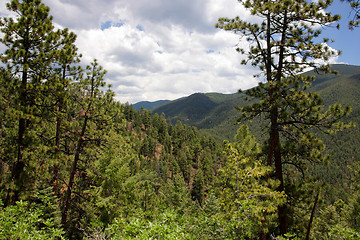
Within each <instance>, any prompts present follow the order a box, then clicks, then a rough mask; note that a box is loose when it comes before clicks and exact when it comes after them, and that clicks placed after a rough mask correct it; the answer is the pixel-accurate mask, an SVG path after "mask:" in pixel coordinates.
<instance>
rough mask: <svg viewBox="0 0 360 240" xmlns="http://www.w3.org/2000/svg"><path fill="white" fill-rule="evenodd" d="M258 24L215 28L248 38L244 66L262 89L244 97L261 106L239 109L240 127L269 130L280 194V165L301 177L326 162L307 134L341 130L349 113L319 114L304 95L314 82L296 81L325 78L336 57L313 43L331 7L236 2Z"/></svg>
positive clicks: (317, 104)
mask: <svg viewBox="0 0 360 240" xmlns="http://www.w3.org/2000/svg"><path fill="white" fill-rule="evenodd" d="M240 2H241V3H242V4H243V5H244V7H245V8H246V9H248V10H249V11H250V12H251V14H252V15H253V16H256V17H257V22H258V23H251V22H246V21H243V20H241V18H240V17H236V18H234V19H228V18H220V19H219V22H218V24H217V27H218V28H221V29H225V30H228V31H234V32H235V33H238V34H240V35H241V36H244V37H246V40H247V41H248V43H249V45H250V48H249V50H247V51H245V50H244V49H241V48H238V49H237V50H238V51H239V52H240V53H243V54H246V56H247V59H246V60H243V62H242V63H243V64H247V63H251V64H252V65H254V66H258V67H259V69H260V70H261V73H262V74H263V75H264V77H265V83H263V82H261V83H259V86H257V87H255V88H253V89H250V90H247V91H246V92H245V93H246V94H247V95H248V96H250V97H253V98H257V99H259V100H260V102H256V103H255V104H252V105H251V106H246V107H242V108H239V110H240V111H241V113H242V117H241V118H240V121H243V120H249V119H253V118H255V117H259V116H260V117H262V118H264V119H266V120H267V121H266V122H270V125H269V126H268V128H267V129H268V134H269V135H268V141H267V145H266V146H267V147H266V150H265V151H266V154H267V164H268V165H269V166H272V165H274V166H275V177H276V179H278V180H279V182H280V184H279V186H278V188H277V190H278V191H279V192H282V191H284V190H285V189H284V177H283V165H284V164H290V165H293V166H295V167H296V168H297V169H299V170H300V171H302V170H303V169H304V167H305V166H306V164H307V162H308V161H312V162H319V161H322V160H323V159H324V157H323V156H322V154H321V152H322V150H323V149H324V145H323V143H322V141H321V140H320V139H318V138H317V137H316V135H315V134H314V131H312V130H311V129H320V130H321V131H327V132H329V131H336V130H341V129H343V128H344V124H342V123H341V122H339V121H338V120H339V119H341V118H343V117H344V116H346V115H347V114H348V113H349V112H350V108H349V107H346V108H345V109H344V110H343V109H341V107H340V105H338V104H336V105H334V106H331V107H330V108H329V110H327V111H326V112H323V111H322V101H321V99H320V97H319V95H318V94H316V93H310V92H307V91H306V89H307V88H308V86H309V85H310V84H311V82H312V81H313V80H314V79H313V78H312V77H311V76H303V75H299V74H300V73H302V72H303V71H304V70H305V69H306V68H308V67H313V68H316V69H317V70H322V71H325V72H329V71H330V69H329V67H330V66H329V65H323V64H319V62H322V61H328V60H329V58H330V57H332V56H336V54H337V52H336V51H333V50H332V49H330V48H329V47H328V46H327V44H326V43H327V42H328V41H329V40H328V39H324V40H323V41H320V40H316V42H315V39H317V37H319V35H320V33H321V30H319V28H318V27H319V26H321V27H324V26H328V25H330V24H332V23H333V22H334V21H337V20H339V19H340V16H338V15H335V16H332V15H331V14H330V13H327V12H326V8H327V7H328V6H329V5H330V4H331V1H325V2H324V1H318V2H309V1H306V0H270V1H269V0H246V1H240ZM286 207H287V206H286V204H284V205H281V206H279V208H278V215H279V230H280V233H281V234H285V233H287V231H288V226H287V223H288V219H287V218H288V216H287V213H286V212H287V211H286Z"/></svg>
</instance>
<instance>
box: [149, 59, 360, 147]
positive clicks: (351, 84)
mask: <svg viewBox="0 0 360 240" xmlns="http://www.w3.org/2000/svg"><path fill="white" fill-rule="evenodd" d="M332 69H333V70H336V71H338V74H337V75H335V74H318V73H316V72H314V71H309V72H307V73H305V74H308V75H315V76H316V80H315V81H314V82H313V84H312V86H311V87H310V89H309V90H310V91H316V92H318V93H319V94H320V96H321V97H322V98H323V100H324V103H325V105H331V104H334V103H336V102H338V103H341V104H342V105H350V106H352V108H353V112H352V114H351V116H349V118H348V120H353V121H355V122H359V118H360V113H359V111H360V106H359V104H360V103H359V101H358V98H359V95H360V66H351V65H345V64H335V65H332ZM250 103H251V102H247V101H245V94H243V93H234V94H221V93H195V94H192V95H190V96H188V97H184V98H181V99H177V100H174V101H169V102H167V103H165V104H163V105H159V106H158V107H155V108H154V109H152V112H153V113H158V114H161V113H164V114H165V116H166V118H167V119H168V121H170V122H171V123H173V124H175V123H176V122H177V121H181V122H183V123H185V124H187V125H191V126H195V127H197V128H198V129H200V130H201V131H203V132H208V133H210V134H212V135H214V136H215V137H216V138H217V139H219V140H222V139H228V140H232V139H233V136H234V133H235V132H236V129H237V128H238V126H235V125H234V123H235V122H236V120H237V118H238V117H239V116H240V114H239V112H238V111H237V110H236V109H235V107H236V106H244V105H248V104H250ZM251 125H257V124H256V123H252V124H251ZM253 130H254V131H255V133H254V134H255V135H257V134H256V132H258V129H253Z"/></svg>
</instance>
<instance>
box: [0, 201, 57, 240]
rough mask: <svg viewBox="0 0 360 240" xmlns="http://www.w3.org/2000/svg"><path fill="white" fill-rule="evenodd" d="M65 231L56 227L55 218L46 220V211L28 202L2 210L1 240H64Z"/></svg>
mask: <svg viewBox="0 0 360 240" xmlns="http://www.w3.org/2000/svg"><path fill="white" fill-rule="evenodd" d="M63 234H64V232H63V230H62V229H61V228H58V226H56V224H55V222H54V219H53V218H44V211H43V210H41V209H39V208H34V207H31V206H30V205H29V203H28V202H23V201H19V202H16V204H15V205H11V206H8V207H6V208H3V207H2V208H1V211H0V238H1V239H39V240H40V239H44V240H45V239H54V240H55V239H63V237H62V236H63Z"/></svg>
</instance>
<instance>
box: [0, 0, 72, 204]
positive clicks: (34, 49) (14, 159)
mask: <svg viewBox="0 0 360 240" xmlns="http://www.w3.org/2000/svg"><path fill="white" fill-rule="evenodd" d="M7 9H8V10H9V11H12V12H14V13H15V15H16V17H15V18H2V19H1V21H0V27H1V32H2V33H3V38H2V39H1V42H2V43H3V44H4V45H5V47H6V50H5V52H4V53H3V54H2V55H1V61H2V62H3V63H4V64H6V68H7V70H8V72H9V73H10V75H11V77H12V78H13V79H15V81H9V82H8V84H12V85H14V86H9V88H12V87H14V88H15V89H16V94H15V95H16V98H17V99H16V100H14V108H13V109H14V111H13V114H14V116H15V118H17V121H18V127H17V133H16V136H14V138H15V139H16V142H15V145H16V146H17V147H16V148H17V149H16V151H14V153H13V154H12V156H11V157H10V158H11V160H10V161H9V162H10V163H9V165H10V169H11V176H10V182H11V184H10V185H9V186H10V187H9V188H8V193H7V197H6V199H5V205H7V204H9V203H14V202H15V201H17V200H18V199H19V197H20V193H21V191H24V188H26V187H25V176H26V174H27V172H29V171H27V167H28V166H29V165H30V162H31V161H32V160H31V153H27V151H28V149H29V146H31V145H32V144H33V143H34V138H35V137H36V134H34V133H33V132H32V130H33V129H34V126H35V125H36V124H37V123H39V122H40V121H41V118H42V114H43V113H42V110H43V109H41V108H39V102H41V98H42V94H43V93H45V92H46V91H44V89H46V88H47V87H48V85H49V83H50V82H51V81H54V80H55V79H56V78H54V77H52V73H53V72H52V71H51V69H52V67H54V65H55V64H56V63H57V62H58V59H59V51H60V48H63V47H64V45H67V43H66V41H65V42H64V41H63V40H64V38H65V37H64V31H62V30H54V26H53V24H52V16H50V15H49V11H50V9H49V7H47V6H45V5H44V4H43V3H41V0H23V1H18V0H12V1H11V2H9V3H7ZM30 152H31V151H30ZM34 159H35V158H34ZM34 159H33V160H34Z"/></svg>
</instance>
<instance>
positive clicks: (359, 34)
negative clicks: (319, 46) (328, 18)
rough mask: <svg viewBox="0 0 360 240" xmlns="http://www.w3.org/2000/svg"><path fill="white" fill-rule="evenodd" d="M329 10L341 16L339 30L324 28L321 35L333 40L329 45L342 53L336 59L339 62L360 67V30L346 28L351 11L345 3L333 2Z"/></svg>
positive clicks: (351, 16)
mask: <svg viewBox="0 0 360 240" xmlns="http://www.w3.org/2000/svg"><path fill="white" fill-rule="evenodd" d="M329 10H330V12H331V13H333V14H339V15H341V20H340V30H337V29H336V28H335V29H334V28H326V29H324V30H323V35H324V36H326V37H329V38H333V39H334V40H335V42H334V43H331V44H329V45H330V46H331V47H332V48H335V49H336V50H341V51H342V55H340V57H339V59H338V61H339V62H344V63H347V64H351V65H360V28H355V29H354V30H349V28H348V22H349V20H352V18H353V14H354V13H353V12H352V9H351V8H350V7H349V4H348V3H347V1H339V0H335V1H334V3H333V5H332V6H331V7H330V8H329Z"/></svg>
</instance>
